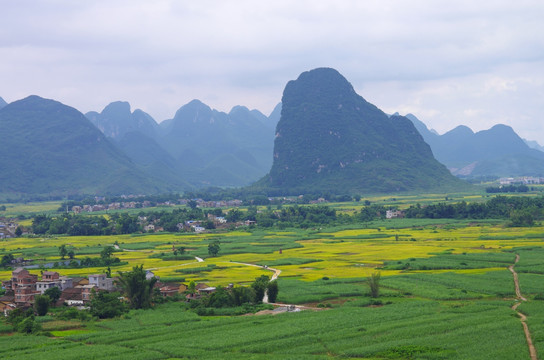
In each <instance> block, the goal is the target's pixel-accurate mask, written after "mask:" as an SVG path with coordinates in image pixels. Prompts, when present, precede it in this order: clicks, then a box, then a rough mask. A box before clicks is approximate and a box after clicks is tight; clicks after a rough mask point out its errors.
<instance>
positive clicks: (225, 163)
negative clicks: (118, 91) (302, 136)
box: [86, 100, 279, 187]
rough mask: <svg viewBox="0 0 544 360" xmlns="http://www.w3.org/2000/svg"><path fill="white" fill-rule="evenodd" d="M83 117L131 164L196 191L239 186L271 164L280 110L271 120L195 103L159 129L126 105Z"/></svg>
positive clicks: (250, 112)
mask: <svg viewBox="0 0 544 360" xmlns="http://www.w3.org/2000/svg"><path fill="white" fill-rule="evenodd" d="M86 116H87V117H88V118H89V120H91V121H92V122H93V124H95V125H96V126H97V127H98V128H99V129H100V130H101V131H102V132H103V133H104V134H105V135H106V136H107V137H108V138H110V139H111V140H112V141H114V142H115V143H116V144H117V146H119V147H120V148H121V149H122V150H123V151H124V152H125V154H127V156H129V157H130V158H131V160H132V161H133V162H135V163H137V164H139V165H142V166H144V167H146V168H148V169H150V170H152V171H153V172H154V173H156V174H161V176H162V175H163V174H168V176H171V175H174V176H178V177H180V178H183V179H185V180H186V181H188V182H189V183H191V184H192V185H194V186H196V187H202V186H242V185H247V184H250V183H251V182H253V181H255V180H257V179H258V178H260V177H262V176H263V175H264V174H265V173H266V172H267V171H268V170H269V169H270V166H271V165H272V146H273V139H274V128H275V126H276V123H277V121H278V119H279V114H278V110H276V111H275V112H272V114H271V116H270V117H267V116H265V115H264V114H262V113H261V112H259V111H257V110H249V109H248V108H246V107H243V106H235V107H234V108H232V110H231V111H230V112H229V113H228V114H227V113H224V112H220V111H217V110H214V109H211V108H210V107H209V106H208V105H206V104H204V103H202V102H201V101H199V100H193V101H191V102H190V103H188V104H186V105H184V106H182V107H181V108H180V109H179V110H178V111H177V112H176V114H175V116H174V118H173V119H169V120H166V121H163V122H161V123H160V124H157V123H156V122H155V120H154V119H153V118H152V117H151V116H149V115H148V114H146V113H145V112H143V111H141V110H135V111H134V112H131V111H130V105H129V104H128V103H126V102H114V103H111V104H109V105H108V106H106V108H104V110H103V111H102V112H101V113H97V112H89V113H87V114H86Z"/></svg>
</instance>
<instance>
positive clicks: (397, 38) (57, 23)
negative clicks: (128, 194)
mask: <svg viewBox="0 0 544 360" xmlns="http://www.w3.org/2000/svg"><path fill="white" fill-rule="evenodd" d="M0 9H1V13H2V16H1V19H2V20H1V23H0V96H1V97H3V98H4V100H6V101H7V102H11V101H14V100H18V99H21V98H23V97H26V96H28V95H31V94H36V95H40V96H43V97H47V98H53V99H56V100H59V101H61V102H63V103H65V104H67V105H70V106H73V107H75V108H77V109H79V110H80V111H82V112H87V111H90V110H96V111H101V110H102V109H103V108H104V107H105V106H106V105H107V104H108V103H110V102H112V101H117V100H125V101H129V102H130V103H131V105H132V108H133V109H136V108H140V109H142V110H144V111H146V112H148V113H149V114H151V115H152V116H153V117H154V118H155V119H156V120H157V121H159V122H160V121H162V120H164V119H167V118H171V117H173V115H174V113H175V111H176V110H177V109H178V108H179V107H180V106H182V105H184V104H186V103H188V102H189V101H190V100H192V99H195V98H196V99H200V100H202V101H203V102H205V103H206V104H208V105H210V106H211V107H213V108H216V109H218V110H221V111H227V112H228V111H229V110H230V108H231V107H232V106H234V105H245V106H247V107H249V108H256V109H259V110H261V111H262V112H263V113H265V114H267V115H268V114H269V113H270V112H271V111H272V109H273V108H274V106H275V105H276V104H277V103H278V102H279V101H280V100H281V95H282V92H283V88H284V87H285V84H286V83H287V81H289V80H292V79H296V78H297V77H298V75H299V74H300V73H301V72H303V71H307V70H310V69H313V68H316V67H323V66H326V67H333V68H335V69H337V70H338V71H340V72H341V73H342V74H343V75H344V76H345V77H346V78H347V79H348V80H349V81H350V82H351V83H352V84H353V86H354V88H355V90H356V91H357V92H358V93H359V94H360V95H362V96H363V97H364V98H365V99H366V100H368V101H370V102H372V103H374V104H375V105H377V106H378V107H379V108H381V109H382V110H384V111H386V112H390V113H392V112H395V111H398V112H400V113H401V114H406V113H409V112H410V113H413V114H414V115H416V116H417V117H418V118H419V119H421V120H422V121H423V122H425V123H426V124H427V125H428V126H429V127H430V128H434V129H436V130H437V131H438V132H439V133H443V132H445V131H447V130H450V129H452V128H453V127H455V126H457V125H460V124H465V125H468V126H470V127H471V128H472V129H473V130H475V131H477V130H482V129H487V128H489V127H491V126H492V125H494V124H497V123H503V124H507V125H510V126H512V127H513V128H514V130H516V131H517V132H518V133H519V134H520V135H521V136H522V137H525V138H528V139H530V140H537V141H539V142H540V143H541V144H542V143H544V118H543V116H542V114H543V112H544V111H543V110H544V1H542V0H534V1H524V0H517V1H511V0H509V1H500V0H494V1H474V0H469V1H459V0H458V1H440V0H422V1H418V0H410V1H405V0H398V1H389V0H380V1H360V0H355V1H344V0H337V1H320V0H311V1H301V0H297V1H294V0H292V1H279V0H274V1H263V0H261V1H206V0H199V1H161V0H154V1H147V0H146V1H140V0H127V1H121V0H107V1H73V0H50V1H48V0H42V1H27V0H17V1H12V0H0Z"/></svg>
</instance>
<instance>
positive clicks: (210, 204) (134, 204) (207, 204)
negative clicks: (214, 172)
mask: <svg viewBox="0 0 544 360" xmlns="http://www.w3.org/2000/svg"><path fill="white" fill-rule="evenodd" d="M189 201H190V200H188V199H180V200H179V201H177V202H175V201H165V202H162V203H152V202H150V201H147V200H146V201H125V202H113V203H110V204H95V205H83V206H79V205H76V206H72V209H71V210H72V212H74V213H76V214H79V213H82V212H95V211H106V210H119V209H136V208H148V207H151V206H175V205H186V204H187V203H188V202H189ZM194 201H195V202H196V204H197V206H198V207H200V208H218V207H239V206H242V204H243V202H242V200H228V201H204V200H202V199H194Z"/></svg>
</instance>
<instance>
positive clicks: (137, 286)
mask: <svg viewBox="0 0 544 360" xmlns="http://www.w3.org/2000/svg"><path fill="white" fill-rule="evenodd" d="M156 282H157V278H156V277H153V278H151V279H147V278H146V272H145V270H144V266H143V264H142V265H140V266H134V267H133V268H132V271H128V272H122V271H120V272H119V278H118V280H117V284H118V285H119V286H120V287H121V289H123V290H122V291H123V294H124V295H125V297H126V298H127V300H128V302H129V304H130V307H131V308H132V309H147V308H150V307H151V305H152V303H151V301H152V297H153V285H155V283H156Z"/></svg>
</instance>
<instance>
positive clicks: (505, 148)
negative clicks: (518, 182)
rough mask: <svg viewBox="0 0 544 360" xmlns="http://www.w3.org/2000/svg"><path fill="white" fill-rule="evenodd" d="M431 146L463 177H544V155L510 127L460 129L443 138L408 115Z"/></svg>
mask: <svg viewBox="0 0 544 360" xmlns="http://www.w3.org/2000/svg"><path fill="white" fill-rule="evenodd" d="M406 117H407V118H409V119H410V120H411V121H412V122H413V123H414V126H415V127H416V128H417V129H418V131H419V133H420V134H421V135H422V136H423V138H424V139H425V142H426V143H427V144H429V145H430V146H431V149H432V150H433V154H434V156H435V157H436V159H437V160H438V161H440V162H441V163H443V164H444V165H446V166H447V167H448V168H449V169H450V171H451V172H452V173H453V174H455V175H459V176H472V177H490V176H491V177H493V176H494V177H501V176H544V153H543V152H542V151H539V150H536V149H533V148H531V147H529V146H528V145H527V144H526V142H525V141H524V140H523V139H521V138H520V137H519V136H518V135H517V134H516V133H515V132H514V130H513V129H512V128H511V127H509V126H506V125H501V124H499V125H495V126H493V127H492V128H491V129H488V130H483V131H479V132H476V133H474V132H473V131H472V130H471V129H470V128H468V127H466V126H462V125H461V126H458V127H456V128H454V129H452V130H450V131H448V132H447V133H445V134H443V135H439V134H437V133H436V132H433V131H430V130H429V129H428V128H427V126H426V125H425V124H423V123H422V122H421V121H420V120H419V119H417V118H416V117H415V116H414V115H412V114H408V115H406Z"/></svg>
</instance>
